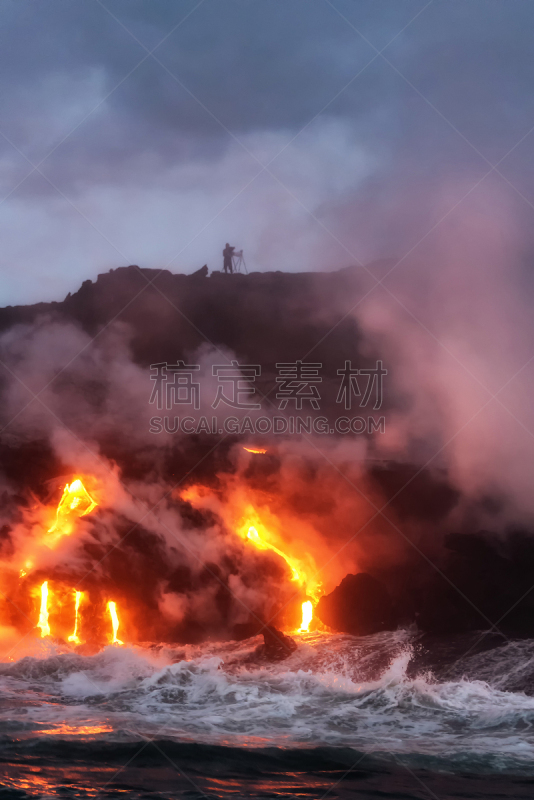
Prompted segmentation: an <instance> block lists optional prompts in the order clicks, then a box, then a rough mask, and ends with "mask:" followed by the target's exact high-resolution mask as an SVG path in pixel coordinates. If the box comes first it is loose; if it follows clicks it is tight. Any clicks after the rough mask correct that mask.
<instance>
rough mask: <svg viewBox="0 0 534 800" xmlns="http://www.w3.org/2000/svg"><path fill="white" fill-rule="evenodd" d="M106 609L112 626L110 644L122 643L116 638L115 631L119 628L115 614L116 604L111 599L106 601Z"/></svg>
mask: <svg viewBox="0 0 534 800" xmlns="http://www.w3.org/2000/svg"><path fill="white" fill-rule="evenodd" d="M108 611H109V616H110V617H111V625H112V627H113V636H112V638H111V644H124V642H121V640H120V639H118V638H117V631H118V630H119V617H118V615H117V604H116V603H115V602H114V601H113V600H110V601H109V602H108Z"/></svg>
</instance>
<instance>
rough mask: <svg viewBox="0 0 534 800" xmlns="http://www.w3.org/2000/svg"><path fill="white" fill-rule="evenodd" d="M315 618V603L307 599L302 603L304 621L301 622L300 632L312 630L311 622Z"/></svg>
mask: <svg viewBox="0 0 534 800" xmlns="http://www.w3.org/2000/svg"><path fill="white" fill-rule="evenodd" d="M312 618H313V605H312V601H311V600H306V601H305V602H304V603H303V604H302V622H301V624H300V628H299V630H300V632H301V633H308V632H309V630H310V622H311V621H312Z"/></svg>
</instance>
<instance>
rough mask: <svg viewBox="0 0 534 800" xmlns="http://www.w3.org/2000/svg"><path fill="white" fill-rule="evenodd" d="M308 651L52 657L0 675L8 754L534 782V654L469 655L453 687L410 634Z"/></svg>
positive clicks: (5, 668)
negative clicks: (68, 748) (123, 754)
mask: <svg viewBox="0 0 534 800" xmlns="http://www.w3.org/2000/svg"><path fill="white" fill-rule="evenodd" d="M298 641H299V645H300V646H299V648H298V649H297V650H296V651H295V653H293V654H292V655H291V656H290V657H289V658H287V659H286V660H285V661H282V662H279V663H276V664H272V663H267V662H265V661H262V659H261V657H260V655H259V650H258V645H259V644H260V642H261V638H260V637H258V638H257V639H253V640H248V641H247V642H242V643H236V642H230V643H225V644H221V643H219V644H211V645H202V646H187V647H170V646H165V645H145V646H130V647H108V648H106V649H105V650H103V651H102V652H101V653H99V654H97V655H94V656H81V655H79V654H76V653H72V652H62V651H61V649H60V648H55V649H54V647H53V646H52V645H47V647H48V650H47V651H44V652H43V653H42V655H41V657H26V658H22V659H20V660H19V661H17V662H12V663H7V664H2V665H1V666H0V689H1V691H2V698H3V699H2V703H1V705H0V734H1V736H2V738H3V740H4V742H7V741H9V740H10V738H11V737H13V736H14V735H15V734H16V736H17V739H18V740H20V741H24V740H28V741H29V740H35V738H36V737H44V736H45V735H46V737H49V738H51V739H52V741H53V740H54V737H57V739H58V741H59V740H62V741H63V740H65V739H69V740H72V739H75V740H84V741H86V742H95V741H105V742H117V743H118V742H123V743H124V742H129V741H138V740H139V737H150V738H156V739H165V740H170V741H175V742H187V741H189V742H196V743H200V744H205V745H225V746H231V747H248V748H251V747H252V748H253V747H257V748H265V747H284V748H303V747H305V748H306V747H308V748H309V747H317V746H328V747H338V748H343V747H344V748H351V749H352V750H355V751H358V752H362V753H369V754H374V756H381V757H384V758H390V757H391V758H402V759H404V760H406V759H408V761H409V762H410V763H412V764H419V763H422V762H421V759H423V761H425V759H426V761H428V759H431V761H433V762H434V761H436V762H439V763H440V765H441V768H444V769H450V770H453V771H454V770H457V769H459V768H467V767H468V768H469V769H471V770H473V769H475V770H480V769H482V770H484V769H486V770H491V771H495V770H497V771H502V770H513V771H515V772H518V771H519V772H521V773H524V774H530V773H531V772H532V773H534V767H533V766H532V762H533V760H534V733H533V723H534V697H531V696H530V694H529V691H530V688H531V685H532V684H531V676H532V675H534V643H532V642H515V643H511V644H507V645H503V646H501V647H498V648H496V649H493V650H491V651H490V652H489V653H484V654H482V655H481V654H479V655H474V656H471V657H470V656H469V655H468V656H467V657H465V658H464V659H463V660H462V659H460V660H459V661H458V662H456V663H455V664H454V665H453V669H452V670H451V669H449V670H448V674H449V675H452V677H448V678H447V679H445V678H439V677H436V675H437V674H439V669H436V670H435V671H434V672H433V671H431V670H429V669H426V670H420V671H418V670H417V669H416V668H414V663H416V658H415V656H416V654H417V650H418V647H419V644H418V641H417V637H416V636H415V634H413V633H411V632H410V631H397V632H396V633H393V634H392V633H384V634H377V635H375V636H370V637H365V638H360V639H356V638H354V637H351V636H346V635H325V634H308V635H304V636H302V637H300V638H299V639H298ZM414 658H415V661H414ZM438 666H439V665H438ZM512 686H513V689H512V688H511V687H512Z"/></svg>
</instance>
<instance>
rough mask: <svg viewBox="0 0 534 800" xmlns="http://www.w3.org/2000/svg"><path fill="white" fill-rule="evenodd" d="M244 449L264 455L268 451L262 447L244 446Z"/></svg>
mask: <svg viewBox="0 0 534 800" xmlns="http://www.w3.org/2000/svg"><path fill="white" fill-rule="evenodd" d="M243 450H246V451H247V453H256V455H260V454H261V455H264V454H265V453H266V452H267V450H264V449H263V448H261V447H243Z"/></svg>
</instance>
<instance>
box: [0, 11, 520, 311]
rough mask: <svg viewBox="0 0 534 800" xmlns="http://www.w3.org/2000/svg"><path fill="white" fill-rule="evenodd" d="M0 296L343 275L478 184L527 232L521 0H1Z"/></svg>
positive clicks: (422, 232)
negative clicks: (128, 275)
mask: <svg viewBox="0 0 534 800" xmlns="http://www.w3.org/2000/svg"><path fill="white" fill-rule="evenodd" d="M0 14H1V25H0V64H1V69H0V82H1V95H2V111H3V114H2V118H1V121H0V159H1V170H0V241H1V242H2V247H1V250H0V270H1V275H2V280H1V289H2V291H1V296H0V303H1V305H16V304H25V303H32V302H37V301H40V300H62V299H63V298H64V297H65V295H66V294H67V293H68V292H69V291H71V292H74V291H76V290H77V288H78V287H79V286H80V284H81V282H82V281H83V280H85V279H87V278H91V279H93V280H94V279H95V278H96V276H97V275H98V273H101V272H106V271H107V270H109V269H110V268H115V267H118V266H123V265H127V264H139V265H140V266H143V267H152V268H166V269H170V270H171V271H173V272H185V273H189V272H192V271H194V270H196V269H198V268H199V267H201V266H202V265H203V264H205V263H207V264H208V267H209V268H210V269H220V268H221V266H222V255H221V251H222V249H223V247H224V245H225V242H227V241H229V242H230V243H231V244H234V245H236V246H237V247H238V248H243V249H244V253H245V259H246V263H247V267H248V269H249V271H255V270H261V271H266V270H292V271H302V270H326V271H328V270H334V269H339V268H342V267H346V266H350V265H353V264H359V263H368V262H369V261H372V260H373V259H380V258H386V257H388V258H389V257H395V258H403V257H405V256H406V254H410V253H416V252H417V251H418V250H419V251H420V252H423V251H422V250H421V248H423V249H424V247H425V246H427V245H428V244H429V241H430V240H431V238H432V236H434V234H436V235H437V234H439V228H440V226H441V224H442V220H443V219H444V217H448V218H450V215H451V214H453V215H454V214H456V215H461V214H462V211H463V208H464V207H465V204H466V203H471V204H473V203H475V204H476V203H477V202H480V203H482V204H483V202H484V198H485V196H486V194H487V192H489V191H491V193H492V194H494V193H495V191H498V192H500V193H501V195H502V196H506V198H507V211H506V214H507V216H508V215H509V213H510V204H512V205H513V215H514V218H515V220H516V223H517V225H518V227H519V229H521V230H522V231H524V235H525V237H526V238H525V241H527V240H528V237H529V231H530V229H531V228H532V227H533V226H532V215H533V213H534V205H533V204H534V191H533V189H532V180H531V178H532V168H533V157H532V148H533V145H534V133H531V131H532V130H533V129H534V95H533V93H532V90H531V87H532V85H533V82H534V81H533V79H534V74H533V73H534V60H533V59H532V34H531V31H532V22H533V20H534V7H533V6H532V3H531V2H530V0H506V2H505V1H504V0H433V2H426V0H200V2H199V0H83V2H81V0H77V1H76V0H47V2H40V0H0Z"/></svg>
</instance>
